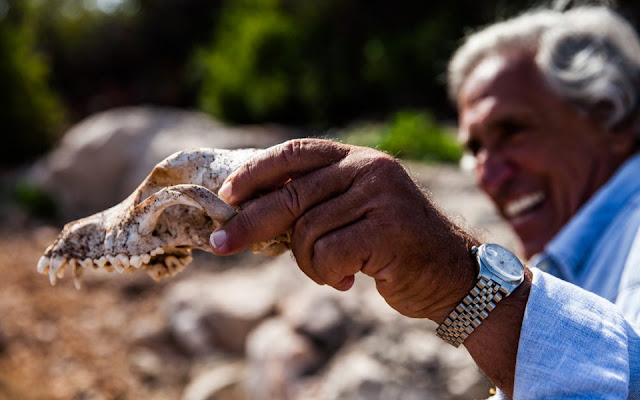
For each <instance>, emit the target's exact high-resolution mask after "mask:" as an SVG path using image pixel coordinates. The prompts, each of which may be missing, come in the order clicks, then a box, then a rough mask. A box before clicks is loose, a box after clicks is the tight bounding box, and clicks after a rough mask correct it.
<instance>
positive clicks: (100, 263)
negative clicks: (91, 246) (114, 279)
mask: <svg viewBox="0 0 640 400" xmlns="http://www.w3.org/2000/svg"><path fill="white" fill-rule="evenodd" d="M93 262H94V263H95V264H96V265H97V266H98V267H100V268H104V267H105V265H106V264H107V257H105V256H102V257H100V258H98V259H97V260H94V261H93Z"/></svg>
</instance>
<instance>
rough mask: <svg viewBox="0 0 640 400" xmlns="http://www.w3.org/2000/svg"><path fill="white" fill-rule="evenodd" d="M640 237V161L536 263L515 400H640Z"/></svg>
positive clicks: (626, 167) (633, 161) (581, 213)
mask: <svg viewBox="0 0 640 400" xmlns="http://www.w3.org/2000/svg"><path fill="white" fill-rule="evenodd" d="M639 229H640V154H638V155H635V156H634V157H632V158H631V159H630V160H628V161H627V162H626V163H625V164H624V165H623V166H621V167H620V168H619V169H618V171H617V172H616V173H615V175H614V176H613V177H612V178H611V179H610V180H609V181H608V182H607V183H606V184H605V185H604V186H603V187H602V188H600V190H599V191H598V192H597V193H596V194H595V195H594V196H593V197H592V198H591V199H590V200H589V201H588V202H587V203H586V204H585V205H584V206H583V207H582V208H581V209H580V211H579V212H578V213H577V214H576V215H575V216H574V217H573V218H572V219H571V221H569V223H568V224H567V225H566V226H565V227H564V228H563V229H562V231H560V232H559V233H558V234H557V235H556V237H555V238H554V239H553V240H552V241H551V242H550V243H549V244H548V246H547V247H546V249H545V253H544V254H543V255H542V256H541V257H539V258H538V259H537V261H536V260H532V263H536V265H537V266H538V268H532V271H533V284H532V287H531V292H530V295H529V301H528V303H527V308H526V311H525V315H524V320H523V324H522V329H521V333H520V342H519V347H518V357H517V364H516V377H515V388H514V398H515V399H551V398H553V399H556V398H571V399H624V398H632V399H640V337H639V332H640V329H639V328H638V327H640V232H639ZM544 271H546V272H544ZM556 276H557V277H559V278H561V279H558V278H557V277H556Z"/></svg>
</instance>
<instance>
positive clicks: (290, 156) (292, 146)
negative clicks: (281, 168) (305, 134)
mask: <svg viewBox="0 0 640 400" xmlns="http://www.w3.org/2000/svg"><path fill="white" fill-rule="evenodd" d="M304 146H305V143H304V140H303V139H293V140H289V141H287V142H285V143H283V144H282V149H281V154H282V157H283V158H284V161H285V162H286V163H287V164H295V163H296V162H297V161H299V160H300V159H301V156H302V152H303V148H304Z"/></svg>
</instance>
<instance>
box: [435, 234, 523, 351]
mask: <svg viewBox="0 0 640 400" xmlns="http://www.w3.org/2000/svg"><path fill="white" fill-rule="evenodd" d="M471 255H472V256H474V258H475V260H476V264H477V266H478V282H477V283H476V285H475V286H474V287H473V289H471V291H470V292H469V294H468V295H467V296H466V297H465V298H464V299H463V300H462V302H461V303H460V304H459V305H458V306H457V307H456V308H455V309H454V310H453V311H451V314H449V316H448V317H447V318H446V319H445V320H444V322H443V323H441V324H440V326H438V329H436V335H438V336H439V337H440V338H442V339H443V340H445V341H446V342H448V343H450V344H451V345H453V346H455V347H458V346H460V345H461V344H462V342H464V340H465V339H466V338H467V337H468V336H469V335H470V334H471V333H472V332H473V331H474V329H475V328H477V327H478V325H480V324H481V323H482V321H483V320H484V319H485V318H487V317H488V316H489V313H490V312H491V311H492V310H493V309H494V308H495V307H496V304H498V302H499V301H500V300H502V299H503V298H504V297H507V296H509V295H510V294H511V293H512V292H513V291H514V290H515V289H516V288H517V287H518V286H520V284H521V283H522V281H523V280H524V267H523V266H522V263H521V262H520V260H518V257H516V255H515V254H513V253H512V252H510V251H509V250H507V249H506V248H504V247H502V246H500V245H499V244H495V243H486V244H483V245H481V246H479V247H476V246H473V247H472V248H471Z"/></svg>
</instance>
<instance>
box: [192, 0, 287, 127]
mask: <svg viewBox="0 0 640 400" xmlns="http://www.w3.org/2000/svg"><path fill="white" fill-rule="evenodd" d="M276 6H277V2H276V1H275V0H237V1H234V2H230V3H228V4H227V6H226V7H225V8H224V9H223V10H222V12H221V18H220V24H219V26H218V28H217V33H216V45H215V46H214V48H213V49H212V50H206V49H203V50H201V51H200V52H199V53H198V54H197V56H196V61H195V62H196V65H197V67H196V68H199V69H200V74H201V75H202V77H203V87H202V96H201V105H202V107H203V108H204V109H205V110H206V111H208V112H210V113H212V114H214V115H220V116H225V117H227V118H228V119H246V118H247V116H248V118H249V119H251V120H256V121H259V120H262V119H264V118H268V117H270V116H273V115H274V114H277V113H278V112H280V111H281V110H279V108H280V107H282V104H285V103H287V102H288V100H289V98H291V97H293V96H294V95H295V90H296V89H295V81H294V75H292V74H289V73H287V71H286V69H283V68H282V67H283V66H284V65H286V64H287V63H288V62H290V61H291V60H293V59H295V58H296V57H297V55H296V54H295V50H296V48H295V47H296V46H295V43H294V41H295V34H296V30H297V29H296V26H295V22H294V20H293V19H292V18H290V17H288V16H287V15H284V14H282V13H280V12H278V10H277V7H276Z"/></svg>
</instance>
